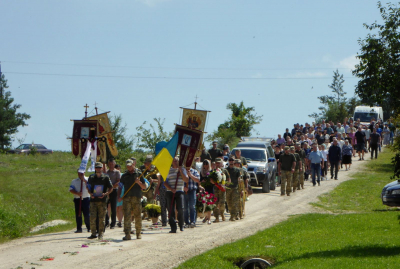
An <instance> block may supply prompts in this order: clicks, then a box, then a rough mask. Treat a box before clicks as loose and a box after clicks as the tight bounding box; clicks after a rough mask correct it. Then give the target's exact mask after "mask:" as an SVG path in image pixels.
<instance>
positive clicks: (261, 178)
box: [232, 140, 277, 193]
mask: <svg viewBox="0 0 400 269" xmlns="http://www.w3.org/2000/svg"><path fill="white" fill-rule="evenodd" d="M237 149H240V150H241V156H243V157H245V158H246V160H247V165H248V167H247V172H248V173H249V175H250V181H249V182H250V184H251V185H254V186H260V185H261V186H262V191H263V192H266V193H268V192H270V190H275V187H276V181H275V179H276V173H277V163H276V159H275V153H274V151H273V149H272V147H271V145H270V144H269V142H268V141H266V140H263V141H246V140H245V141H244V142H241V143H239V144H238V145H237V146H236V148H234V149H233V150H232V154H233V155H235V152H236V150H237Z"/></svg>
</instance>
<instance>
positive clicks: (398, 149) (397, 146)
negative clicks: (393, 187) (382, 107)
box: [390, 114, 400, 179]
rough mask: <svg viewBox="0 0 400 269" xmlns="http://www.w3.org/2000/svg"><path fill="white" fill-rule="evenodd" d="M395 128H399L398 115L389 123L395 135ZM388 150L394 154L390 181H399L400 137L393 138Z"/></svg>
mask: <svg viewBox="0 0 400 269" xmlns="http://www.w3.org/2000/svg"><path fill="white" fill-rule="evenodd" d="M396 126H397V128H399V126H400V114H398V115H397V117H396V118H394V119H392V122H391V130H392V131H393V132H394V133H396ZM390 149H391V151H393V152H394V154H395V155H394V156H393V158H392V165H393V168H394V172H393V176H392V179H395V178H397V179H400V135H397V136H395V137H394V142H393V145H391V146H390Z"/></svg>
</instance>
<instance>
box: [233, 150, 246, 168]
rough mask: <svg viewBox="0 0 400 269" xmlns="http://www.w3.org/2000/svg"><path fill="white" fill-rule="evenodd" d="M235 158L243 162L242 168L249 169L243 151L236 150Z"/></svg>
mask: <svg viewBox="0 0 400 269" xmlns="http://www.w3.org/2000/svg"><path fill="white" fill-rule="evenodd" d="M235 157H236V159H239V160H240V161H241V162H242V166H243V167H246V168H247V160H246V158H245V157H243V156H242V151H241V150H240V149H236V150H235Z"/></svg>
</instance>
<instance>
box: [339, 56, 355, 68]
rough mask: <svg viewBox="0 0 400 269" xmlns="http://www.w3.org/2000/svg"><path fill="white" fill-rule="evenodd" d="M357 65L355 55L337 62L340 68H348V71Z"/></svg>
mask: <svg viewBox="0 0 400 269" xmlns="http://www.w3.org/2000/svg"><path fill="white" fill-rule="evenodd" d="M356 64H358V60H357V58H356V55H352V56H349V57H347V58H344V59H343V60H341V61H340V62H339V66H340V67H341V68H348V69H354V66H355V65H356Z"/></svg>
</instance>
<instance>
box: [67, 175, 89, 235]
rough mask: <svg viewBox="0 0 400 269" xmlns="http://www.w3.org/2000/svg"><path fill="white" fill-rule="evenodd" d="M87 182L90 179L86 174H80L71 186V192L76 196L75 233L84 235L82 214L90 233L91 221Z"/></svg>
mask: <svg viewBox="0 0 400 269" xmlns="http://www.w3.org/2000/svg"><path fill="white" fill-rule="evenodd" d="M87 181H88V178H87V177H85V173H84V172H83V173H80V172H78V178H75V179H74V180H72V182H71V185H70V186H69V192H70V193H72V194H73V195H74V204H75V218H76V231H75V233H82V214H83V217H84V218H85V225H86V228H87V231H88V232H90V219H89V218H90V217H89V216H90V215H89V205H90V195H89V193H88V191H87V189H86V184H87ZM81 197H82V201H81ZM79 206H80V209H79Z"/></svg>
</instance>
